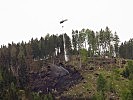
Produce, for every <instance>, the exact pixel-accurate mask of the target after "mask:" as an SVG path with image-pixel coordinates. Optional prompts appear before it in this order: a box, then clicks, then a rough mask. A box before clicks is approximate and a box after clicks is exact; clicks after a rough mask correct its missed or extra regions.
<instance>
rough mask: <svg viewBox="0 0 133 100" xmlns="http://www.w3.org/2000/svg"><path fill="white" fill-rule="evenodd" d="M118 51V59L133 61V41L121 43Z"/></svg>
mask: <svg viewBox="0 0 133 100" xmlns="http://www.w3.org/2000/svg"><path fill="white" fill-rule="evenodd" d="M119 49H120V50H119V54H120V57H122V58H125V59H133V39H130V40H129V41H125V42H122V43H121V45H120V47H119Z"/></svg>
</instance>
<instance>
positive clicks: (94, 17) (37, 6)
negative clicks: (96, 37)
mask: <svg viewBox="0 0 133 100" xmlns="http://www.w3.org/2000/svg"><path fill="white" fill-rule="evenodd" d="M66 18H67V19H68V21H67V22H66V23H65V25H64V26H65V27H64V31H65V32H67V33H68V34H69V36H70V35H71V31H72V29H78V30H80V29H82V28H89V29H92V30H94V31H99V30H100V29H101V28H103V29H105V27H106V26H108V27H109V28H110V29H111V30H112V32H113V33H114V32H115V31H116V32H117V33H118V35H119V37H120V40H121V41H125V40H128V39H130V38H133V0H0V45H2V44H7V43H8V42H9V43H11V42H12V41H14V42H15V43H17V42H20V41H22V40H24V41H29V40H30V39H31V38H32V37H33V38H40V37H41V36H43V37H44V36H45V35H46V34H47V33H50V34H57V33H58V34H61V33H62V29H61V25H60V24H59V21H60V20H62V19H66Z"/></svg>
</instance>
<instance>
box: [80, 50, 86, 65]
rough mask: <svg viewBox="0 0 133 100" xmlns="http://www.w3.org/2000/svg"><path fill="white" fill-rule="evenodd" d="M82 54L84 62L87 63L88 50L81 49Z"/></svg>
mask: <svg viewBox="0 0 133 100" xmlns="http://www.w3.org/2000/svg"><path fill="white" fill-rule="evenodd" d="M80 54H81V59H82V62H83V63H86V62H87V59H88V52H87V50H86V49H81V50H80Z"/></svg>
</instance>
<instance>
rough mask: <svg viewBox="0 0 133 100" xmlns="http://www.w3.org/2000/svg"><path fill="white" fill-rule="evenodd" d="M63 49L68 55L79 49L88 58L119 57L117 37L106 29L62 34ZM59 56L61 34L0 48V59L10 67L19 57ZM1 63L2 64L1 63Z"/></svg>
mask: <svg viewBox="0 0 133 100" xmlns="http://www.w3.org/2000/svg"><path fill="white" fill-rule="evenodd" d="M64 39H65V44H66V45H65V49H66V51H67V54H68V55H73V54H78V51H79V50H81V49H83V48H84V49H86V50H87V51H88V56H90V57H93V56H95V55H99V56H102V55H107V56H110V57H111V56H115V55H116V56H118V55H119V37H118V35H117V33H116V32H115V33H114V34H113V33H112V32H111V30H110V29H109V28H108V27H106V29H105V30H103V29H101V30H100V31H99V32H94V31H92V30H90V29H82V30H81V31H78V30H75V31H74V30H72V37H69V36H68V35H67V34H64ZM59 54H64V41H63V34H61V35H49V34H47V35H46V36H45V37H41V38H40V39H39V40H38V39H37V38H36V39H33V38H32V39H31V40H30V41H29V42H28V43H24V42H23V41H22V42H21V43H17V44H16V43H13V42H12V44H8V46H5V45H3V46H1V48H0V58H1V60H0V61H2V60H3V59H5V60H6V62H10V64H11V65H15V64H16V63H17V62H18V60H19V58H20V57H24V58H27V59H28V58H32V59H44V58H48V57H53V56H56V55H59ZM1 63H2V62H1Z"/></svg>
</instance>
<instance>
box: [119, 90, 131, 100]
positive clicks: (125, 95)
mask: <svg viewBox="0 0 133 100" xmlns="http://www.w3.org/2000/svg"><path fill="white" fill-rule="evenodd" d="M121 99H122V100H132V96H131V92H130V91H129V90H123V91H122V93H121Z"/></svg>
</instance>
